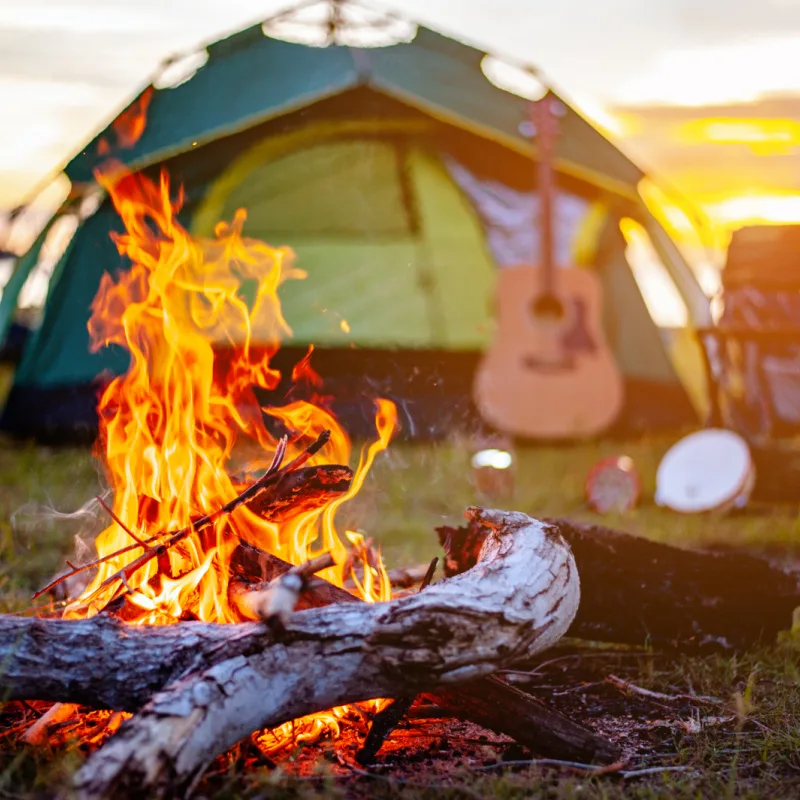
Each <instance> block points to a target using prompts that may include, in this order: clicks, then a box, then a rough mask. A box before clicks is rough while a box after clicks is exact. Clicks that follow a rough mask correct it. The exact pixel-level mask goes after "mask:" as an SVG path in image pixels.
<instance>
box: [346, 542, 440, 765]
mask: <svg viewBox="0 0 800 800" xmlns="http://www.w3.org/2000/svg"><path fill="white" fill-rule="evenodd" d="M438 563H439V557H438V556H437V557H435V558H434V559H433V560H432V561H431V563H430V564H429V565H428V570H427V572H426V573H425V577H424V578H423V579H422V584H421V585H420V587H419V590H420V592H421V591H422V590H423V589H425V588H426V587H427V586H429V585H430V582H431V581H432V580H433V576H434V574H435V572H436V565H437V564H438ZM418 696H419V695H416V694H411V695H405V696H404V697H398V698H397V699H396V700H395V701H394V702H393V703H389V705H387V706H386V707H384V708H382V709H381V710H380V711H379V712H378V713H377V714H376V715H375V719H374V720H373V721H372V725H371V727H370V729H369V732H368V733H367V738H366V739H365V740H364V744H363V746H362V747H361V749H360V750H359V751H358V752H357V753H356V761H357V762H358V763H359V764H361V765H362V766H364V765H366V764H369V763H370V762H371V761H372V759H373V758H375V756H376V755H377V754H378V751H379V750H380V749H381V747H382V746H383V743H384V742H385V741H386V739H387V738H388V737H389V736H390V735H391V733H392V731H393V730H394V729H395V728H396V727H397V725H398V724H399V723H400V720H401V719H403V717H404V716H405V715H406V714H407V713H408V711H409V709H410V708H411V706H413V705H414V701H415V700H416V699H417V697H418Z"/></svg>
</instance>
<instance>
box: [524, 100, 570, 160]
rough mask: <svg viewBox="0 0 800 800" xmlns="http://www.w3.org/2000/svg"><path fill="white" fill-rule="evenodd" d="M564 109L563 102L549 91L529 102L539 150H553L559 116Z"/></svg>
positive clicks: (558, 126) (562, 113)
mask: <svg viewBox="0 0 800 800" xmlns="http://www.w3.org/2000/svg"><path fill="white" fill-rule="evenodd" d="M565 111H566V109H565V107H564V104H563V103H562V102H561V101H560V100H559V99H558V97H556V95H554V94H553V93H552V92H550V91H548V92H547V93H546V94H545V95H544V97H542V98H540V99H539V100H536V101H534V102H532V103H531V122H532V123H533V127H534V136H535V139H536V142H537V143H538V146H539V150H540V151H541V152H544V153H552V152H553V148H554V146H555V142H556V140H557V139H558V135H559V132H560V125H559V118H560V117H562V116H564V113H565Z"/></svg>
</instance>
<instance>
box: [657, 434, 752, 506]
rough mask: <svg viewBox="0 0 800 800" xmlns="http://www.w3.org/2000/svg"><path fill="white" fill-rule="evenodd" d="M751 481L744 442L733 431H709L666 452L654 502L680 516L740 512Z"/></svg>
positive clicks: (660, 465)
mask: <svg viewBox="0 0 800 800" xmlns="http://www.w3.org/2000/svg"><path fill="white" fill-rule="evenodd" d="M755 477H756V474H755V467H754V465H753V460H752V457H751V455H750V448H749V447H748V446H747V442H745V440H744V439H742V437H741V436H739V435H738V434H736V433H734V432H733V431H729V430H724V429H722V428H709V429H708V430H702V431H697V432H696V433H692V434H690V435H689V436H686V437H685V438H683V439H681V440H680V441H679V442H677V443H676V444H674V445H673V446H672V447H671V448H670V449H669V450H668V451H667V454H666V455H665V456H664V458H663V459H662V460H661V463H660V464H659V466H658V472H657V474H656V496H655V501H656V503H658V505H661V506H665V507H667V508H671V509H672V510H673V511H678V512H681V513H683V514H698V513H702V512H705V511H718V512H722V511H727V510H729V509H731V508H741V507H742V506H744V505H746V503H747V501H748V500H749V499H750V493H751V492H752V491H753V486H754V485H755Z"/></svg>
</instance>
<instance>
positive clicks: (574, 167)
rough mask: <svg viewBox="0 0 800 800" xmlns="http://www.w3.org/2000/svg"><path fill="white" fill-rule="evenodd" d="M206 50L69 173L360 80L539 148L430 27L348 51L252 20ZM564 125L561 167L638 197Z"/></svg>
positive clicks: (503, 97) (517, 115) (574, 123)
mask: <svg viewBox="0 0 800 800" xmlns="http://www.w3.org/2000/svg"><path fill="white" fill-rule="evenodd" d="M207 51H208V60H207V62H206V63H205V64H204V65H203V66H201V67H200V68H199V69H198V70H197V72H196V73H195V74H194V75H193V76H192V77H191V78H190V79H189V80H187V81H185V82H184V83H181V84H180V85H178V86H175V87H171V88H169V87H168V88H163V89H159V90H156V91H155V92H153V93H152V95H151V96H148V97H147V108H146V112H145V113H146V116H147V124H146V127H145V129H144V133H143V134H142V136H141V138H139V140H138V141H137V142H136V144H135V145H134V146H133V147H132V148H126V147H124V146H123V147H119V148H118V149H115V148H114V143H115V140H116V138H117V137H116V136H115V132H114V129H113V123H112V125H110V126H109V127H108V128H106V129H105V130H104V131H101V132H100V133H99V134H98V135H97V136H96V137H95V138H94V139H93V140H92V141H91V142H90V143H89V144H88V145H87V147H86V148H85V149H84V150H82V151H81V152H80V153H79V154H78V155H77V156H76V157H75V158H73V160H72V161H71V162H70V163H69V164H68V165H67V167H66V170H65V171H66V174H67V176H68V177H69V178H70V179H71V180H72V181H73V182H76V183H88V182H92V181H93V176H92V170H93V169H94V168H96V167H97V166H98V165H99V164H100V163H102V162H103V161H104V160H105V159H107V158H108V157H109V155H112V156H113V157H115V158H118V159H119V160H121V161H122V162H123V163H125V164H126V165H128V166H129V167H131V168H133V169H141V168H143V167H145V166H148V165H150V164H153V163H156V162H160V161H164V160H166V159H168V158H171V157H172V156H174V155H176V154H178V153H182V152H185V151H187V150H190V149H192V148H193V147H199V146H202V145H203V144H206V143H208V142H211V141H214V140H216V139H220V138H222V137H225V136H229V135H231V134H233V133H237V132H240V131H243V130H245V129H247V128H252V127H254V126H256V125H258V124H260V123H262V122H266V121H267V120H270V119H275V118H276V117H280V116H283V115H286V114H288V113H290V112H292V111H297V110H299V109H301V108H304V107H307V106H310V105H312V104H313V103H315V102H317V101H319V100H322V99H324V98H327V97H333V96H335V95H337V94H341V93H343V92H345V91H347V90H348V89H353V88H355V87H358V86H368V87H371V88H373V89H374V90H376V91H377V92H381V93H384V94H386V95H389V96H391V97H394V98H397V99H399V100H402V101H404V102H405V103H408V104H409V105H411V106H414V107H416V108H418V109H420V110H422V111H424V112H425V113H427V114H429V115H430V116H431V117H434V118H437V119H441V120H443V121H446V122H450V123H452V124H454V125H456V126H458V127H461V128H464V129H467V130H471V131H473V132H474V133H476V134H478V135H481V136H483V137H485V138H487V139H491V140H494V141H497V142H500V143H502V144H504V145H505V146H507V147H510V148H513V149H515V150H517V151H519V152H521V153H525V154H530V153H533V152H534V151H535V148H534V146H533V144H532V143H531V139H530V138H529V137H525V136H524V135H523V133H522V132H521V129H520V126H521V125H523V124H524V123H525V122H526V121H527V120H528V118H529V103H528V102H527V101H526V100H525V99H523V98H521V97H518V96H516V95H514V94H511V93H510V92H505V91H503V90H501V89H499V88H498V87H496V86H495V85H494V84H492V83H491V82H490V81H489V80H488V79H487V78H486V76H485V75H484V73H483V71H482V69H481V61H482V60H483V59H484V58H485V57H486V53H484V52H482V51H480V50H478V49H476V48H473V47H469V46H468V45H465V44H461V43H460V42H456V41H454V40H453V39H449V38H447V37H445V36H442V35H441V34H439V33H436V32H434V31H432V30H428V29H427V28H423V27H420V28H419V29H418V31H417V34H416V36H415V37H414V39H413V41H411V42H409V43H402V42H401V43H398V44H395V45H392V46H391V47H375V48H353V47H345V46H331V47H308V46H304V45H302V44H297V43H293V42H285V41H281V40H279V39H273V38H270V37H268V36H266V35H265V34H264V30H263V28H262V26H261V25H254V26H252V27H250V28H247V29H245V30H243V31H241V32H239V33H235V34H233V35H232V36H229V37H228V38H226V39H222V40H221V41H219V42H216V43H214V44H211V45H209V46H208V48H207ZM145 91H148V90H145ZM148 94H149V92H148ZM140 97H141V96H140ZM560 127H561V133H560V141H559V145H558V152H559V162H558V166H559V169H561V170H562V171H563V172H565V173H567V174H574V175H575V176H576V177H580V178H583V179H585V180H588V181H590V182H594V183H597V184H599V185H605V186H606V187H607V188H611V189H614V190H616V191H619V192H623V193H626V194H628V195H631V196H633V195H635V192H636V184H637V183H638V181H639V180H640V179H641V178H642V175H643V173H642V172H641V170H640V169H639V168H638V167H636V166H635V165H634V164H633V163H632V162H631V161H629V160H628V159H627V158H626V157H625V156H624V155H623V154H622V153H621V152H620V151H619V150H618V149H617V148H616V147H614V146H613V145H612V144H611V143H610V142H609V141H608V140H607V139H605V138H604V137H603V136H602V135H601V134H600V133H599V132H598V131H597V130H596V129H595V128H593V127H592V126H591V125H590V124H589V123H588V122H586V120H585V119H583V117H581V116H580V115H579V114H578V113H576V112H575V111H574V110H573V109H571V108H569V107H566V108H565V114H564V116H563V118H562V119H561V120H560ZM101 142H105V143H106V144H101ZM123 144H124V142H123ZM109 146H110V147H111V150H110V151H109V149H108V147H109Z"/></svg>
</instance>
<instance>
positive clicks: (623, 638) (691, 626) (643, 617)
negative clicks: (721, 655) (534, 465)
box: [438, 519, 800, 651]
mask: <svg viewBox="0 0 800 800" xmlns="http://www.w3.org/2000/svg"><path fill="white" fill-rule="evenodd" d="M544 522H546V523H548V524H550V525H551V526H552V527H553V529H554V530H558V531H559V532H560V533H561V535H562V536H563V537H564V539H565V540H566V541H567V542H568V543H569V545H570V547H571V549H572V552H573V554H574V556H575V563H576V564H577V566H578V572H579V573H580V576H581V604H580V607H579V608H578V613H577V614H576V616H575V621H574V622H573V624H572V626H571V628H570V630H569V632H568V635H569V636H573V637H576V638H581V639H593V640H597V641H607V642H619V643H624V644H633V645H641V644H644V643H649V644H650V645H653V646H656V647H662V648H670V649H682V650H686V651H703V650H728V651H730V650H744V649H747V648H748V647H753V646H754V645H755V644H757V643H758V642H760V641H763V640H767V641H770V640H772V641H774V639H775V637H776V636H777V634H778V633H779V632H780V631H783V630H787V629H788V628H790V627H791V624H792V612H793V610H794V608H795V607H796V606H798V605H800V576H798V574H796V573H793V572H791V571H788V570H784V569H780V568H778V567H775V566H773V565H771V564H769V563H768V562H767V561H765V560H763V559H760V558H758V557H756V556H753V555H750V554H746V553H739V552H704V551H698V550H687V549H683V548H678V547H673V546H670V545H668V544H662V543H659V542H653V541H650V540H648V539H645V538H642V537H640V536H633V535H631V534H628V533H623V532H622V531H617V530H613V529H611V528H606V527H603V526H601V525H590V524H583V523H578V522H573V521H571V520H566V519H552V520H544ZM438 533H439V538H440V541H441V542H442V544H443V546H444V547H445V551H446V553H447V557H446V560H445V574H450V573H451V572H452V571H453V570H454V569H456V568H458V569H466V568H468V567H469V565H470V564H471V563H474V560H475V558H476V553H477V551H478V548H480V547H481V541H482V539H483V537H484V536H485V533H484V531H483V530H481V528H480V527H479V526H475V525H469V526H467V527H462V528H450V527H443V528H439V529H438Z"/></svg>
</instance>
